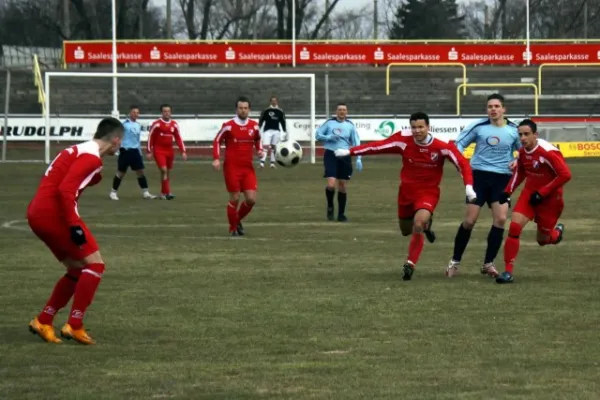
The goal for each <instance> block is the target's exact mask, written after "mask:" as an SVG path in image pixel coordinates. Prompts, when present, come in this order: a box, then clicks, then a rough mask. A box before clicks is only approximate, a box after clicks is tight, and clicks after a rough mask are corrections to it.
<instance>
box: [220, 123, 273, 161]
mask: <svg viewBox="0 0 600 400" xmlns="http://www.w3.org/2000/svg"><path fill="white" fill-rule="evenodd" d="M221 143H224V144H225V164H226V165H232V166H234V167H252V168H254V167H253V163H252V160H253V158H254V150H256V151H261V150H262V141H261V140H260V128H259V126H258V123H257V122H256V121H253V120H251V119H249V118H247V119H246V120H244V121H242V120H241V119H239V118H238V117H235V118H233V119H230V120H229V121H227V122H225V123H223V125H222V126H221V130H219V133H217V136H216V137H215V139H214V140H213V159H215V160H218V159H219V156H220V155H221Z"/></svg>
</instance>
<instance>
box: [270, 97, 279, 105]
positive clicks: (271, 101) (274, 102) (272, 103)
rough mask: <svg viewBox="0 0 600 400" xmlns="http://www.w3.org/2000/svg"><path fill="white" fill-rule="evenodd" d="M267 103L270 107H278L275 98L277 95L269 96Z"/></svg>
mask: <svg viewBox="0 0 600 400" xmlns="http://www.w3.org/2000/svg"><path fill="white" fill-rule="evenodd" d="M269 105H270V106H271V107H278V106H279V101H278V100H277V97H275V96H271V98H270V99H269Z"/></svg>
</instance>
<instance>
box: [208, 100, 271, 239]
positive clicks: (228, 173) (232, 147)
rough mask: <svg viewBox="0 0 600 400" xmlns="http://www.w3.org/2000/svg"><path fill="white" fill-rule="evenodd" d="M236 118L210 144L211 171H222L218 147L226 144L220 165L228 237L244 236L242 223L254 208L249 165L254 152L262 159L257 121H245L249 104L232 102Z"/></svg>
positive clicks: (253, 182)
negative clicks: (242, 193) (225, 192)
mask: <svg viewBox="0 0 600 400" xmlns="http://www.w3.org/2000/svg"><path fill="white" fill-rule="evenodd" d="M235 107H236V114H237V116H236V117H235V118H233V119H230V120H229V121H227V122H225V123H223V125H222V126H221V129H220V130H219V133H217V136H216V137H215V139H214V140H213V163H212V165H213V168H214V169H215V170H216V171H218V170H220V169H221V161H220V159H219V158H220V156H221V144H222V143H223V144H225V159H224V161H223V175H224V176H225V186H226V187H227V191H228V192H229V203H228V204H227V219H228V220H229V234H230V235H231V236H243V235H244V227H243V226H242V220H243V219H244V217H246V215H248V213H250V211H251V210H252V207H254V204H256V191H257V189H258V182H257V180H256V173H255V171H254V165H253V163H252V160H253V156H254V151H255V150H256V152H257V153H258V156H259V157H262V156H263V148H262V143H261V139H260V127H259V126H258V123H257V122H256V121H253V120H251V119H250V118H248V114H249V113H250V100H249V99H248V98H247V97H243V96H242V97H239V98H238V99H237V101H236V102H235ZM241 192H244V201H243V202H242V203H241V204H240V205H239V207H238V204H239V201H240V193H241Z"/></svg>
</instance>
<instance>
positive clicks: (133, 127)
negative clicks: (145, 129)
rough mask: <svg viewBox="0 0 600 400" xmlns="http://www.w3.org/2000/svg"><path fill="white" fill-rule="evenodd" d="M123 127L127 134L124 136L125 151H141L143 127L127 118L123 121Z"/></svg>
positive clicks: (122, 145) (123, 145)
mask: <svg viewBox="0 0 600 400" xmlns="http://www.w3.org/2000/svg"><path fill="white" fill-rule="evenodd" d="M123 127H124V128H125V134H124V136H123V142H122V143H121V147H122V148H124V149H139V148H140V134H141V133H142V125H140V123H139V122H137V121H132V120H130V119H129V118H127V119H126V120H125V121H123Z"/></svg>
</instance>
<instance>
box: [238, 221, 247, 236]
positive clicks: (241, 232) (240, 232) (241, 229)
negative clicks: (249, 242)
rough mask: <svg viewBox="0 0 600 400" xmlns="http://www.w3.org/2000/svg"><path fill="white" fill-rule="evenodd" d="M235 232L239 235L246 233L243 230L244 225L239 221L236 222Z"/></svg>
mask: <svg viewBox="0 0 600 400" xmlns="http://www.w3.org/2000/svg"><path fill="white" fill-rule="evenodd" d="M237 234H238V235H240V236H244V235H245V234H246V232H245V231H244V226H243V225H242V223H241V222H239V223H238V226H237Z"/></svg>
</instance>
